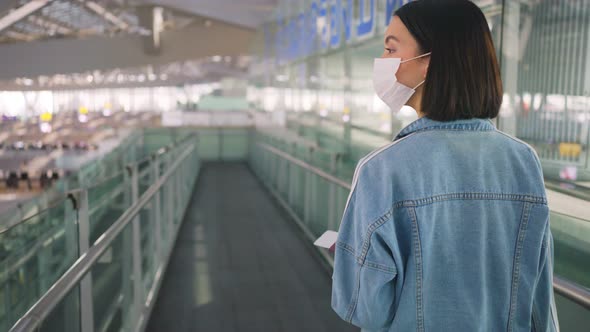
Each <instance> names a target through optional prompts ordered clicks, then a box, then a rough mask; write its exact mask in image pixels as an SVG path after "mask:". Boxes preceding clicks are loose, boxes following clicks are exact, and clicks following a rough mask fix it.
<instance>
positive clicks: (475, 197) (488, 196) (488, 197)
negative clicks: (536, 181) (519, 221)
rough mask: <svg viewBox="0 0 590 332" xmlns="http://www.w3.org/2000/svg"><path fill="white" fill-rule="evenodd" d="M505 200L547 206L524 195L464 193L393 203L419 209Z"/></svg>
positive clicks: (537, 197)
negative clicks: (452, 202) (448, 203)
mask: <svg viewBox="0 0 590 332" xmlns="http://www.w3.org/2000/svg"><path fill="white" fill-rule="evenodd" d="M482 199H485V200H505V201H523V202H529V203H539V204H547V199H546V198H545V197H540V196H535V195H524V194H504V193H485V192H464V193H449V194H442V195H436V196H430V197H424V198H418V199H413V200H403V201H397V202H395V203H393V207H394V208H399V207H412V206H413V207H418V206H422V205H428V204H432V203H435V202H442V201H449V200H482Z"/></svg>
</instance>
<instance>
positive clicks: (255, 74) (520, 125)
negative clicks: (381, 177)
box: [248, 0, 590, 186]
mask: <svg viewBox="0 0 590 332" xmlns="http://www.w3.org/2000/svg"><path fill="white" fill-rule="evenodd" d="M406 2H408V0H314V1H311V0H300V1H291V0H289V1H287V0H282V1H279V6H278V9H277V13H276V19H275V20H274V21H273V22H271V23H269V24H267V25H265V26H264V27H263V28H262V29H260V31H259V35H258V38H257V42H256V43H255V49H256V52H257V54H258V61H257V62H256V64H255V65H254V66H253V68H252V71H251V75H252V80H251V82H253V84H252V85H251V87H250V88H249V90H248V97H249V100H250V101H251V102H252V103H253V105H255V107H257V108H258V109H260V110H264V111H267V112H275V113H276V112H278V113H281V114H283V115H281V116H276V117H275V118H277V119H284V120H285V121H283V124H285V125H287V126H289V127H292V128H297V129H298V130H299V131H300V132H302V133H308V134H310V133H313V137H315V138H316V139H317V138H318V137H320V139H324V140H326V141H330V142H338V144H340V145H341V149H343V150H345V152H349V153H347V154H346V155H347V157H348V158H349V159H350V160H356V159H358V158H359V157H360V156H362V155H363V154H364V153H366V152H368V151H369V150H371V149H373V148H375V147H377V146H379V145H382V144H384V143H386V142H387V141H388V140H389V139H391V137H392V136H393V135H395V134H396V133H397V132H398V131H399V130H400V129H401V128H403V127H404V126H405V125H407V124H408V123H410V122H411V121H413V120H415V119H416V114H415V112H414V110H412V109H410V108H406V107H404V108H402V110H401V111H400V112H397V113H394V114H392V113H391V112H390V110H389V109H388V108H387V106H386V105H385V104H383V103H382V102H381V101H380V100H379V98H378V97H377V96H376V95H375V94H374V92H373V87H372V83H371V75H372V63H373V59H374V58H375V57H378V56H380V55H381V52H382V35H383V32H384V31H385V28H386V26H387V24H388V23H389V19H390V17H391V13H392V12H393V11H394V10H395V9H397V8H398V7H399V6H401V5H403V4H404V3H406ZM475 2H476V3H477V4H478V5H479V6H480V8H481V9H482V11H483V12H484V14H485V15H486V17H487V19H488V23H489V26H490V29H491V32H492V35H493V39H494V43H495V46H496V50H497V53H498V59H499V61H500V66H501V71H502V79H503V84H504V92H505V94H504V102H503V105H502V109H501V113H500V116H499V117H498V119H497V125H498V127H499V129H500V130H503V131H505V132H507V133H509V134H511V135H514V136H516V137H518V138H520V139H523V140H525V141H527V142H528V143H529V144H531V145H532V146H533V147H534V148H535V149H536V150H537V152H538V154H539V156H540V158H541V159H542V161H543V167H544V170H545V175H546V177H547V179H550V180H555V181H559V182H560V183H562V182H568V183H569V182H572V181H577V182H576V185H577V186H582V185H584V184H585V182H586V181H590V162H589V155H588V143H589V130H588V126H589V123H590V86H589V85H590V63H589V58H588V55H589V48H590V42H589V40H590V33H589V32H590V3H589V2H588V1H585V0H568V1H550V0H540V1H538V0H524V1H502V0H480V1H475ZM310 135H311V134H310ZM588 185H590V183H588Z"/></svg>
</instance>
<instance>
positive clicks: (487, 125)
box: [393, 117, 496, 141]
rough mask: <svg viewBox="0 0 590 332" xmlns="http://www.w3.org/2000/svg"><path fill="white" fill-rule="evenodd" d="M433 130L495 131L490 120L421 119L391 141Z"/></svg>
mask: <svg viewBox="0 0 590 332" xmlns="http://www.w3.org/2000/svg"><path fill="white" fill-rule="evenodd" d="M433 129H454V130H476V131H488V130H494V129H496V127H495V125H494V123H493V122H492V120H490V119H480V118H472V119H461V120H455V121H448V122H442V121H436V120H432V119H429V118H427V117H422V118H420V119H418V120H416V121H414V122H412V123H410V124H409V125H407V126H406V127H405V128H404V129H402V130H401V131H400V132H399V134H397V136H395V138H394V139H393V140H394V141H396V140H398V139H400V138H402V137H405V136H408V135H409V134H411V133H414V132H418V131H426V130H433Z"/></svg>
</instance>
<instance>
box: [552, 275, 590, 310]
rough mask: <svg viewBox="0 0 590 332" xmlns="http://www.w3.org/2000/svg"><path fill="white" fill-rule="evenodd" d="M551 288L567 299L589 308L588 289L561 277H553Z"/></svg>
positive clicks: (589, 293)
mask: <svg viewBox="0 0 590 332" xmlns="http://www.w3.org/2000/svg"><path fill="white" fill-rule="evenodd" d="M553 289H554V290H555V292H556V293H557V294H559V295H561V296H563V297H565V298H567V299H568V300H570V301H572V302H575V303H577V304H579V305H581V306H582V307H584V308H586V309H588V310H590V290H588V289H587V288H582V287H580V286H578V285H577V284H575V283H573V282H571V281H568V280H565V279H563V278H560V277H557V276H554V277H553Z"/></svg>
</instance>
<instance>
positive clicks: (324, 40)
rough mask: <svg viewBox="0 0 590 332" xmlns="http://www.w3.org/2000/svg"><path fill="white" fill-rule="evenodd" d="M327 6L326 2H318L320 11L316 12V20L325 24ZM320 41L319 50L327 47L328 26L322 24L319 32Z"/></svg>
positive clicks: (321, 0) (324, 0) (323, 0)
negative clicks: (319, 19)
mask: <svg viewBox="0 0 590 332" xmlns="http://www.w3.org/2000/svg"><path fill="white" fill-rule="evenodd" d="M327 7H328V4H327V3H326V0H320V10H319V12H318V18H321V19H323V21H324V22H325V23H327V22H326V19H327V18H328V8H327ZM320 39H321V43H320V45H321V48H322V49H325V48H327V47H328V42H329V36H328V24H324V26H323V27H322V31H320Z"/></svg>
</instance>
